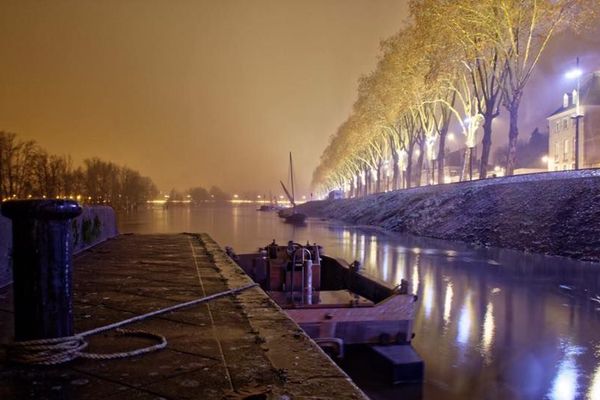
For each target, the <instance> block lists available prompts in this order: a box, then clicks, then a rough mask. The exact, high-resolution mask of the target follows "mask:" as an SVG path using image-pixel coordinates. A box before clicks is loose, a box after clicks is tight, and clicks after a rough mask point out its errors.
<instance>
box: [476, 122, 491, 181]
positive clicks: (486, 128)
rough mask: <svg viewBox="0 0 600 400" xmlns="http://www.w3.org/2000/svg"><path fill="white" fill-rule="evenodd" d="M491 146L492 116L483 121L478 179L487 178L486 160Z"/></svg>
mask: <svg viewBox="0 0 600 400" xmlns="http://www.w3.org/2000/svg"><path fill="white" fill-rule="evenodd" d="M491 147H492V118H491V117H490V118H488V117H486V118H485V121H483V140H482V141H481V162H480V164H479V179H485V178H487V168H488V161H489V158H490V150H491Z"/></svg>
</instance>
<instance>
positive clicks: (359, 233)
mask: <svg viewBox="0 0 600 400" xmlns="http://www.w3.org/2000/svg"><path fill="white" fill-rule="evenodd" d="M119 226H120V231H121V232H122V233H127V232H132V233H179V232H207V233H209V234H210V235H211V236H212V237H213V238H214V239H215V240H216V241H217V242H219V243H220V244H221V245H222V246H225V245H229V246H232V247H233V248H234V249H235V250H236V251H237V252H238V253H243V252H250V251H255V250H256V249H257V248H258V247H259V246H264V245H266V244H267V243H269V242H271V240H272V239H276V240H277V241H278V242H279V243H286V242H287V241H288V240H294V241H295V242H300V243H304V242H306V241H310V242H311V243H312V242H317V243H319V244H321V245H322V246H324V248H325V251H326V253H327V254H328V255H332V256H337V257H340V258H343V259H345V260H347V261H353V260H359V261H361V262H362V263H363V266H364V270H365V272H366V273H368V274H371V275H374V276H376V277H378V278H380V279H383V280H385V281H387V282H389V283H390V284H397V283H399V282H400V279H407V280H408V281H409V282H410V283H411V285H412V288H413V289H414V291H416V293H417V294H418V296H419V306H418V311H417V316H416V320H415V327H414V331H415V333H416V337H415V339H414V340H413V346H414V347H415V349H416V350H417V352H418V353H419V354H420V355H421V357H423V359H424V360H425V382H424V384H423V385H422V387H418V388H415V387H414V386H406V387H397V388H393V389H390V388H385V387H381V386H380V385H379V384H375V383H372V384H371V383H370V382H361V387H363V388H364V389H365V390H366V391H367V393H368V394H369V395H370V396H372V397H373V398H375V399H377V398H381V399H392V398H398V399H414V398H422V399H426V400H433V399H544V398H547V399H561V400H562V399H565V400H566V399H580V398H581V399H600V265H599V264H594V263H588V262H579V261H574V260H570V259H566V258H562V257H550V256H543V255H534V254H526V253H522V252H517V251H511V250H502V249H495V248H480V247H473V246H469V245H466V244H463V243H456V242H449V241H442V240H435V239H427V238H420V237H414V236H407V235H397V234H388V233H385V232H381V231H378V230H374V229H365V228H358V227H352V226H346V225H344V224H341V223H335V222H329V221H321V220H316V219H309V221H308V223H307V225H306V226H304V227H293V226H290V225H286V224H284V223H282V222H281V220H280V219H279V218H278V217H277V215H276V214H274V213H270V212H257V211H256V210H255V207H254V206H248V205H241V206H227V205H223V206H216V205H211V206H206V207H199V208H188V207H176V208H170V209H164V208H153V209H148V210H140V211H137V212H135V213H132V214H126V215H122V216H120V218H119Z"/></svg>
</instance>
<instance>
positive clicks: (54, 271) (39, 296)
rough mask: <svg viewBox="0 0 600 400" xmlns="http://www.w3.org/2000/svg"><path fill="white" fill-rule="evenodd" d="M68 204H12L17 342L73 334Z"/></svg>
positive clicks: (75, 208)
mask: <svg viewBox="0 0 600 400" xmlns="http://www.w3.org/2000/svg"><path fill="white" fill-rule="evenodd" d="M79 214H81V206H79V204H77V202H75V201H72V200H11V201H6V202H4V203H2V215H4V216H5V217H7V218H10V219H11V220H12V235H13V253H12V257H13V291H14V303H15V306H14V307H15V340H17V341H25V340H35V339H49V338H56V337H63V336H71V335H73V301H72V295H73V287H72V275H73V274H72V258H73V249H72V242H71V236H72V224H71V220H72V219H73V218H74V217H76V216H78V215H79Z"/></svg>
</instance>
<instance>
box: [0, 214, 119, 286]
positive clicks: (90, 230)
mask: <svg viewBox="0 0 600 400" xmlns="http://www.w3.org/2000/svg"><path fill="white" fill-rule="evenodd" d="M72 227H73V249H74V252H75V253H78V252H80V251H83V250H85V249H87V248H89V247H91V246H94V245H96V244H98V243H100V242H103V241H105V240H107V239H109V238H112V237H115V236H117V235H118V234H119V232H118V231H117V219H116V215H115V211H114V210H113V209H112V208H111V207H107V206H93V207H83V212H82V213H81V215H80V216H79V217H77V218H76V219H74V220H73V225H72ZM11 248H12V234H11V222H10V220H9V219H7V218H4V217H2V216H0V287H3V286H5V285H7V284H8V283H10V282H11V261H10V252H11Z"/></svg>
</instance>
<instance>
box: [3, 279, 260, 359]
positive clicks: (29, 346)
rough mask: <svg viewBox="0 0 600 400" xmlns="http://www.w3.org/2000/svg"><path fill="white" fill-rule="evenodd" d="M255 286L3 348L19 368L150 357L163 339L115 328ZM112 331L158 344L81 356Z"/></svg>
mask: <svg viewBox="0 0 600 400" xmlns="http://www.w3.org/2000/svg"><path fill="white" fill-rule="evenodd" d="M255 286H258V284H257V283H252V284H249V285H246V286H241V287H239V288H235V289H230V290H226V291H224V292H219V293H215V294H211V295H209V296H205V297H201V298H198V299H195V300H191V301H187V302H185V303H179V304H176V305H174V306H171V307H167V308H161V309H159V310H155V311H152V312H149V313H147V314H143V315H138V316H135V317H133V318H129V319H126V320H124V321H120V322H115V323H113V324H109V325H105V326H101V327H98V328H94V329H91V330H89V331H85V332H82V333H78V334H76V335H73V336H65V337H59V338H52V339H37V340H27V341H18V342H13V343H10V344H8V345H6V347H7V356H8V358H9V360H11V361H13V362H17V363H20V364H28V365H56V364H62V363H65V362H68V361H71V360H74V359H76V358H88V359H94V360H112V359H117V358H126V357H133V356H137V355H140V354H145V353H150V352H152V351H157V350H160V349H164V348H165V347H166V346H167V339H166V338H165V337H164V336H162V335H159V334H156V333H151V332H146V331H143V330H127V329H118V328H120V327H122V326H124V325H128V324H132V323H134V322H138V321H142V320H145V319H147V318H150V317H155V316H157V315H161V314H165V313H168V312H172V311H175V310H179V309H181V308H184V307H190V306H193V305H196V304H200V303H205V302H207V301H210V300H214V299H218V298H220V297H224V296H227V295H230V294H236V293H239V292H242V291H244V290H247V289H251V288H253V287H255ZM112 329H116V332H117V333H118V334H119V335H120V336H136V337H143V338H148V339H153V340H156V341H158V343H157V344H154V345H152V346H147V347H143V348H140V349H136V350H131V351H125V352H121V353H110V354H101V353H100V354H98V353H84V352H83V350H84V349H85V348H87V346H88V343H87V342H86V340H85V338H86V337H87V336H92V335H97V334H99V333H102V332H106V331H109V330H112Z"/></svg>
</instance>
